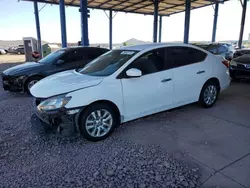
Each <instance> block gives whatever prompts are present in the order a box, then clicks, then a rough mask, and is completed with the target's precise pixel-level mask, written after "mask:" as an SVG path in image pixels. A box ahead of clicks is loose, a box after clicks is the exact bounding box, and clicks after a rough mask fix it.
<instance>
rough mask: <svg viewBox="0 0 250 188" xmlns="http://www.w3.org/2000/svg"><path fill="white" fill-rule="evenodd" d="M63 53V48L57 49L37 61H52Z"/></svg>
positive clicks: (47, 62) (45, 62)
mask: <svg viewBox="0 0 250 188" xmlns="http://www.w3.org/2000/svg"><path fill="white" fill-rule="evenodd" d="M64 53H65V50H58V51H56V52H52V53H51V54H49V55H47V56H46V57H44V58H42V59H41V60H39V61H38V62H39V63H43V64H50V63H53V62H54V61H55V60H57V59H59V58H60V57H61V56H62V54H64Z"/></svg>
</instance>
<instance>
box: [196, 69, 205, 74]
mask: <svg viewBox="0 0 250 188" xmlns="http://www.w3.org/2000/svg"><path fill="white" fill-rule="evenodd" d="M202 73H205V71H204V70H202V71H198V72H197V74H202Z"/></svg>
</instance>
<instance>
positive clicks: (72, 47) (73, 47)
mask: <svg viewBox="0 0 250 188" xmlns="http://www.w3.org/2000/svg"><path fill="white" fill-rule="evenodd" d="M76 48H92V49H106V48H100V47H92V46H69V47H66V48H62V49H64V50H71V49H76ZM106 50H108V49H106Z"/></svg>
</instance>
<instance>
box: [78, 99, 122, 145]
mask: <svg viewBox="0 0 250 188" xmlns="http://www.w3.org/2000/svg"><path fill="white" fill-rule="evenodd" d="M78 124H79V129H80V133H81V135H82V136H83V137H84V138H86V139H87V140H90V141H94V142H96V141H100V140H103V139H105V138H107V137H108V136H109V135H110V134H111V133H112V132H113V130H114V128H115V127H116V126H117V125H118V124H119V118H118V115H117V113H116V111H115V109H114V108H113V107H112V106H110V105H109V104H106V103H96V104H92V105H90V106H88V107H87V108H86V109H85V110H84V111H83V112H82V113H81V115H80V117H79V121H78Z"/></svg>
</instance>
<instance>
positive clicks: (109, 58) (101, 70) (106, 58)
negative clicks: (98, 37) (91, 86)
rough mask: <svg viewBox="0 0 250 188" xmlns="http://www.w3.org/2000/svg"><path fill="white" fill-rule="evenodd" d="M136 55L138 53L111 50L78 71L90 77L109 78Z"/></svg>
mask: <svg viewBox="0 0 250 188" xmlns="http://www.w3.org/2000/svg"><path fill="white" fill-rule="evenodd" d="M136 53H138V51H133V50H112V51H110V52H107V53H105V54H104V55H102V56H100V57H98V58H96V59H95V60H93V61H92V62H90V63H89V64H87V65H86V66H85V67H84V68H83V69H81V70H79V72H80V73H82V74H87V75H91V76H109V75H111V74H113V73H114V72H115V71H117V70H118V69H119V68H120V67H121V66H122V65H124V64H125V63H126V62H127V61H128V60H129V59H130V58H131V57H133V56H134V55H135V54H136Z"/></svg>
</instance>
